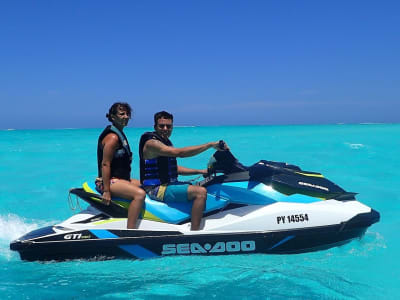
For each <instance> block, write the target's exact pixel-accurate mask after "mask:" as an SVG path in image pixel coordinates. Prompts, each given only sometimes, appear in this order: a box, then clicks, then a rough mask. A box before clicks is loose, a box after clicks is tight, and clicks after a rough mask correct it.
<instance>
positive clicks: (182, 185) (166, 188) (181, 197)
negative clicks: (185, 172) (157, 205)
mask: <svg viewBox="0 0 400 300" xmlns="http://www.w3.org/2000/svg"><path fill="white" fill-rule="evenodd" d="M189 186H190V184H189V183H186V182H174V183H169V184H162V185H158V186H156V187H151V188H150V187H148V188H146V192H147V194H148V195H149V197H150V198H151V199H153V200H157V201H163V202H188V201H189V199H188V188H189Z"/></svg>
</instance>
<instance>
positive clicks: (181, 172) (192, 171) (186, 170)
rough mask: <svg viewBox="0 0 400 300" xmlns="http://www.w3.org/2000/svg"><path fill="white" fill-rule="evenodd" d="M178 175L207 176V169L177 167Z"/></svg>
mask: <svg viewBox="0 0 400 300" xmlns="http://www.w3.org/2000/svg"><path fill="white" fill-rule="evenodd" d="M178 174H179V175H198V174H201V175H207V169H204V170H198V169H190V168H186V167H181V166H178Z"/></svg>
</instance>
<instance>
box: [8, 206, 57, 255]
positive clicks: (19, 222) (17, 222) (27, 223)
mask: <svg viewBox="0 0 400 300" xmlns="http://www.w3.org/2000/svg"><path fill="white" fill-rule="evenodd" d="M50 224H54V222H44V221H38V220H27V219H25V218H22V217H19V216H17V215H14V214H7V215H0V258H5V259H6V260H10V259H11V258H12V257H13V253H12V251H11V250H10V246H9V245H10V242H11V241H13V240H15V239H16V238H19V237H20V236H22V235H24V234H25V233H27V232H29V231H32V230H35V229H37V228H39V227H43V226H47V225H50Z"/></svg>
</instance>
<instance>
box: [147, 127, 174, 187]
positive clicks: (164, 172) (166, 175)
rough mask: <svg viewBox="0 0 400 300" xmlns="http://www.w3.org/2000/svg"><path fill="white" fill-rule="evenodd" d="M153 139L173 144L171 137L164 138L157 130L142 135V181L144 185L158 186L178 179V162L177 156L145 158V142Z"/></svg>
mask: <svg viewBox="0 0 400 300" xmlns="http://www.w3.org/2000/svg"><path fill="white" fill-rule="evenodd" d="M151 139H155V140H157V141H160V142H161V143H163V144H164V145H166V146H173V145H172V143H171V141H170V140H169V139H163V138H162V137H160V136H159V135H158V134H157V133H156V132H146V133H144V134H143V135H142V136H141V138H140V142H139V157H140V182H141V183H142V184H143V185H144V186H156V185H161V184H165V183H171V182H175V181H177V180H178V164H177V162H176V158H175V157H167V156H159V157H156V158H153V159H144V158H143V147H144V144H145V143H146V142H147V141H148V140H151Z"/></svg>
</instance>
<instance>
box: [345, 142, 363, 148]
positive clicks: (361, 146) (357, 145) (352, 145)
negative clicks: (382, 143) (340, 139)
mask: <svg viewBox="0 0 400 300" xmlns="http://www.w3.org/2000/svg"><path fill="white" fill-rule="evenodd" d="M345 144H346V145H348V146H349V147H350V148H351V149H356V150H357V149H361V148H364V147H365V145H364V144H353V143H345Z"/></svg>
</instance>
